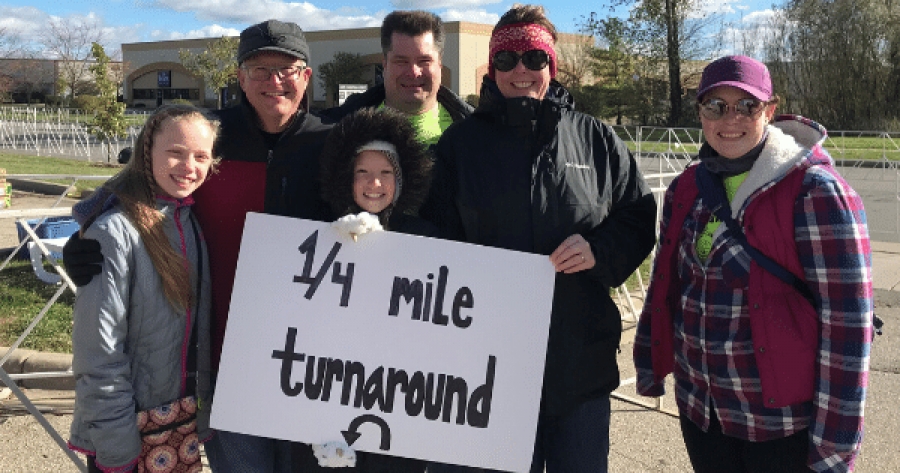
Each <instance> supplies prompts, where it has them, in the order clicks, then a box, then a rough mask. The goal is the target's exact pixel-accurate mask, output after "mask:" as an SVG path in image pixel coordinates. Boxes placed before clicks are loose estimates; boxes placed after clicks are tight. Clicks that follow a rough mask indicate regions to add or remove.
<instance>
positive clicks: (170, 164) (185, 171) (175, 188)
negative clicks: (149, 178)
mask: <svg viewBox="0 0 900 473" xmlns="http://www.w3.org/2000/svg"><path fill="white" fill-rule="evenodd" d="M214 142H215V134H214V133H213V130H212V129H211V128H210V127H209V125H208V124H207V123H206V122H205V121H203V120H200V119H191V118H185V119H180V120H166V121H165V122H163V124H162V126H161V128H160V130H159V131H158V132H157V133H156V137H155V138H154V139H153V150H152V151H151V159H152V160H153V178H154V179H156V183H157V184H158V185H159V187H160V189H162V191H163V192H164V193H165V194H168V195H169V196H170V197H174V198H176V199H183V198H185V197H187V196H189V195H191V194H192V193H193V192H194V191H195V190H197V188H198V187H200V184H202V183H203V181H204V180H206V175H207V173H209V167H210V166H211V165H212V163H213V151H212V149H213V143H214Z"/></svg>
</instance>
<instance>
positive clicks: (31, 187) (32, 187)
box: [7, 178, 69, 195]
mask: <svg viewBox="0 0 900 473" xmlns="http://www.w3.org/2000/svg"><path fill="white" fill-rule="evenodd" d="M7 181H9V183H10V184H12V188H13V191H22V192H33V193H35V194H46V195H61V194H62V193H63V192H65V191H66V189H68V188H69V186H67V185H64V184H55V183H52V182H44V181H33V180H31V179H12V178H8V179H7Z"/></svg>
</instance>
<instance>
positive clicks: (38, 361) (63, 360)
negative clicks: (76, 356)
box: [0, 347, 75, 390]
mask: <svg viewBox="0 0 900 473" xmlns="http://www.w3.org/2000/svg"><path fill="white" fill-rule="evenodd" d="M8 350H9V347H0V354H2V355H5V354H6V352H7V351H8ZM3 369H4V370H5V371H6V372H7V373H9V374H23V373H28V374H33V373H59V372H69V373H71V371H72V355H71V354H68V353H46V352H39V351H35V350H26V349H22V348H19V349H17V350H16V351H14V352H13V353H12V356H10V357H9V359H8V360H6V363H4V364H3ZM18 384H19V386H21V387H22V388H25V389H54V390H72V389H75V377H74V376H72V375H71V374H70V375H68V376H63V377H53V378H33V379H21V380H19V381H18ZM0 386H3V384H2V383H0Z"/></svg>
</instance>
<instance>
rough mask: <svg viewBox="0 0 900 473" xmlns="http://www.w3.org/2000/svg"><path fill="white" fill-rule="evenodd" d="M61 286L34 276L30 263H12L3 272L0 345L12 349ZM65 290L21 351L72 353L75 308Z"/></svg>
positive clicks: (0, 300)
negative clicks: (11, 346)
mask: <svg viewBox="0 0 900 473" xmlns="http://www.w3.org/2000/svg"><path fill="white" fill-rule="evenodd" d="M58 288H59V286H56V285H52V284H45V283H43V282H42V281H41V280H40V279H38V278H37V277H36V276H35V275H34V271H33V270H32V269H31V263H30V262H28V261H22V260H12V261H10V263H9V265H8V266H7V267H5V268H3V271H0V345H2V346H7V347H8V346H10V345H11V344H12V343H13V342H15V341H16V339H17V338H18V337H19V335H21V334H22V333H23V332H24V331H25V329H26V328H27V327H28V324H30V323H31V321H32V320H34V318H35V317H36V316H37V315H38V314H39V313H40V311H41V309H42V308H43V307H44V305H45V304H46V303H47V301H48V300H50V298H51V297H52V296H53V294H54V293H56V290H57V289H58ZM74 303H75V296H74V295H73V294H72V292H71V291H69V290H66V291H65V292H64V293H63V295H61V296H60V297H59V299H57V300H56V303H55V304H53V306H52V307H51V308H50V310H49V311H48V312H47V314H46V315H44V318H43V319H42V320H41V321H40V323H38V324H37V326H35V328H34V330H33V331H32V332H31V333H30V334H29V335H28V336H27V337H25V340H24V341H23V342H22V345H21V347H22V348H28V349H31V350H40V351H50V352H57V353H72V305H73V304H74Z"/></svg>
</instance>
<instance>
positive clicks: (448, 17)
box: [440, 9, 500, 25]
mask: <svg viewBox="0 0 900 473" xmlns="http://www.w3.org/2000/svg"><path fill="white" fill-rule="evenodd" d="M440 16H441V19H442V20H444V21H468V22H470V23H484V24H486V25H493V24H496V23H497V21H498V20H500V15H497V14H496V13H488V12H486V11H484V10H455V9H450V10H447V11H445V12H443V13H441V15H440Z"/></svg>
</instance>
